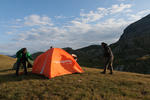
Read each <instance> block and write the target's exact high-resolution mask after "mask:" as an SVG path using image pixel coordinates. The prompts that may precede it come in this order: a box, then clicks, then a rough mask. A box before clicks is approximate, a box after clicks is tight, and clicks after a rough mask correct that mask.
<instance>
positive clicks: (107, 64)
mask: <svg viewBox="0 0 150 100" xmlns="http://www.w3.org/2000/svg"><path fill="white" fill-rule="evenodd" d="M108 66H109V59H108V58H106V62H105V66H104V71H103V73H104V74H105V73H106V71H107V68H108Z"/></svg>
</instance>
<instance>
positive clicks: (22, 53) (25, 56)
mask: <svg viewBox="0 0 150 100" xmlns="http://www.w3.org/2000/svg"><path fill="white" fill-rule="evenodd" d="M16 57H17V68H16V75H17V76H18V75H19V74H18V72H19V67H20V65H21V64H23V67H24V73H25V75H27V67H26V62H28V60H33V59H32V58H31V55H30V54H29V52H27V49H26V48H22V49H21V50H19V51H18V52H17V53H16Z"/></svg>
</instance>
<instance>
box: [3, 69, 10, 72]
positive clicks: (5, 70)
mask: <svg viewBox="0 0 150 100" xmlns="http://www.w3.org/2000/svg"><path fill="white" fill-rule="evenodd" d="M11 70H12V69H4V70H0V72H7V71H11Z"/></svg>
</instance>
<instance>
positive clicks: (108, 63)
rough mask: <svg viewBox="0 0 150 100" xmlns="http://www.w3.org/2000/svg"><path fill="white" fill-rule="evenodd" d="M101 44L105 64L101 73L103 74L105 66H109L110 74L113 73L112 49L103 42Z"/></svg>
mask: <svg viewBox="0 0 150 100" xmlns="http://www.w3.org/2000/svg"><path fill="white" fill-rule="evenodd" d="M101 46H102V47H103V50H104V58H105V66H104V71H103V72H102V73H103V74H105V73H106V70H107V68H109V69H110V74H113V60H114V56H113V53H112V50H111V48H110V47H109V46H108V45H107V44H106V43H104V42H102V43H101Z"/></svg>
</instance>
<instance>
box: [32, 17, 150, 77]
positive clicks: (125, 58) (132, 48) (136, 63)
mask: <svg viewBox="0 0 150 100" xmlns="http://www.w3.org/2000/svg"><path fill="white" fill-rule="evenodd" d="M110 46H111V48H112V50H113V53H114V55H115V61H114V68H115V69H116V70H121V71H130V72H138V73H145V74H148V73H149V74H150V67H149V66H150V15H148V16H146V17H144V18H142V19H140V20H139V21H137V22H134V23H132V24H131V25H129V26H128V27H127V28H126V29H125V30H124V32H123V34H122V36H121V37H120V39H119V41H118V42H116V43H114V44H111V45H110ZM63 49H64V50H66V51H67V52H69V53H70V54H72V53H74V54H76V55H77V56H78V62H79V64H80V65H82V66H89V67H103V64H104V61H103V58H102V56H103V51H102V48H101V46H100V45H91V46H88V47H84V48H80V49H77V50H73V49H72V48H69V47H68V48H63ZM39 54H41V52H40V53H36V54H34V55H33V56H34V58H36V56H38V55H39Z"/></svg>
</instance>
